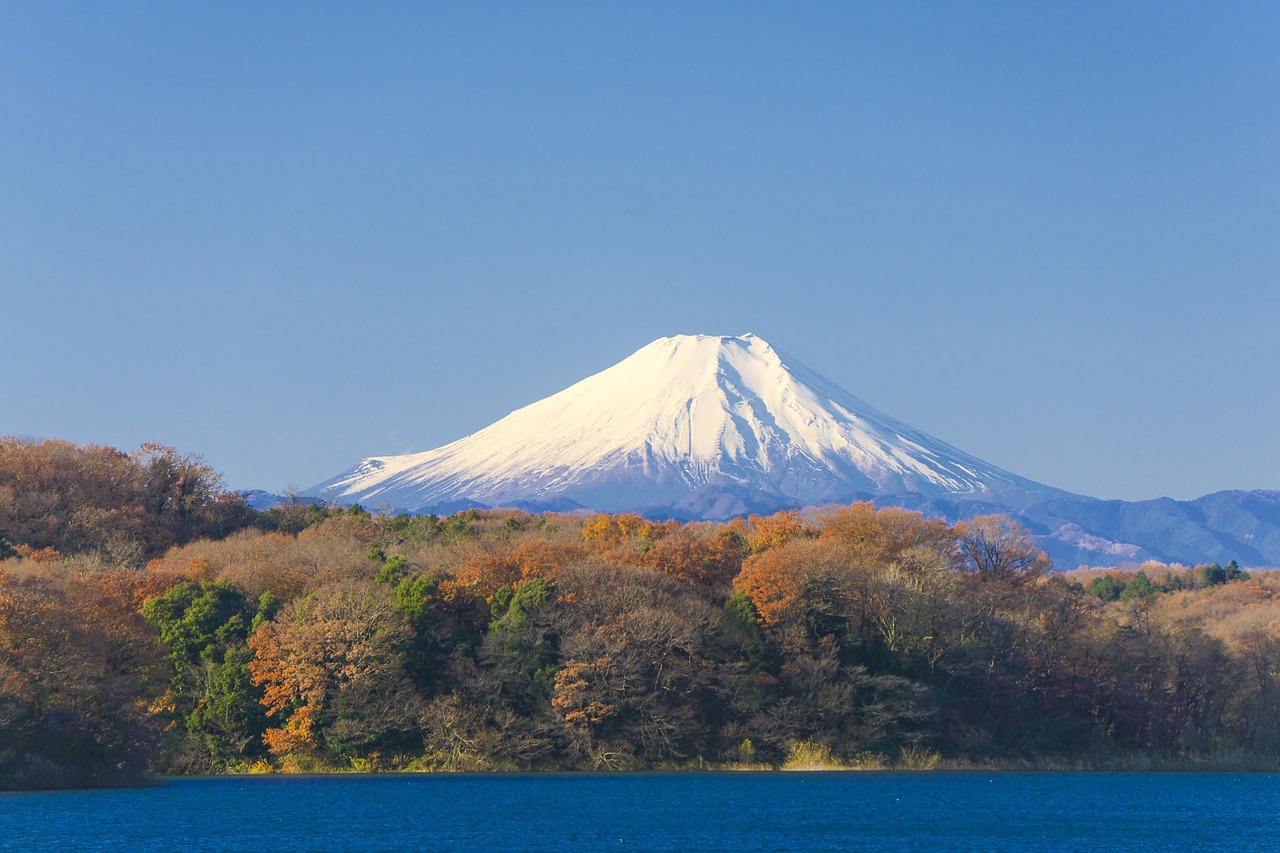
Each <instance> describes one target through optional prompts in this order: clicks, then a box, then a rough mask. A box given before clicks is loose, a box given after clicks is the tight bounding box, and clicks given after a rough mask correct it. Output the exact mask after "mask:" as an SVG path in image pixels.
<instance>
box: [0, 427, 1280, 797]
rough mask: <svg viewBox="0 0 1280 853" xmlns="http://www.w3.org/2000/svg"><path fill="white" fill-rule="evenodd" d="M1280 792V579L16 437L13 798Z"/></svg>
mask: <svg viewBox="0 0 1280 853" xmlns="http://www.w3.org/2000/svg"><path fill="white" fill-rule="evenodd" d="M817 767H826V768H861V769H894V768H900V769H914V770H921V769H933V768H936V769H946V768H973V767H981V768H992V769H998V768H1055V769H1094V768H1150V769H1161V768H1171V769H1172V768H1207V767H1213V768H1232V769H1266V770H1276V769H1280V573H1277V572H1273V571H1258V570H1250V571H1243V570H1241V569H1240V568H1239V567H1237V566H1235V565H1234V564H1233V565H1229V566H1226V567H1223V566H1185V567H1184V566H1164V565H1160V564H1147V565H1144V566H1141V567H1134V568H1133V570H1132V571H1116V570H1095V569H1085V568H1080V569H1073V570H1071V571H1066V572H1063V571H1058V570H1056V569H1055V567H1053V566H1052V565H1051V564H1050V562H1049V560H1048V559H1047V558H1046V557H1045V555H1044V553H1043V552H1042V551H1040V550H1039V548H1038V547H1037V546H1036V545H1035V542H1034V540H1033V539H1032V538H1031V537H1030V536H1029V535H1028V534H1027V533H1026V532H1025V531H1023V530H1021V529H1020V528H1018V527H1017V526H1016V525H1015V524H1014V523H1013V522H1011V521H1009V520H1008V519H1007V518H1004V517H1002V516H984V517H978V518H974V519H970V520H967V521H964V522H961V523H959V524H956V525H948V524H946V523H945V522H943V521H940V520H937V519H930V518H925V517H923V516H922V515H920V514H918V513H914V512H909V511H906V510H901V509H877V508H876V507H874V506H873V505H872V504H870V503H855V504H853V505H850V506H841V507H829V508H823V509H815V510H808V511H803V512H801V511H790V512H781V513H778V514H775V515H771V516H766V517H759V516H751V517H748V518H742V519H735V520H733V521H731V522H728V523H678V522H669V521H668V522H657V521H652V520H647V519H644V518H641V517H639V516H635V515H628V514H615V515H604V514H597V515H572V514H563V515H561V514H536V515H535V514H529V513H525V512H520V511H515V510H492V511H474V510H473V511H470V512H466V513H460V514H457V515H453V516H449V517H443V518H438V517H435V516H430V515H427V516H408V515H396V516H392V515H378V514H372V513H370V512H367V511H365V510H364V509H361V508H360V507H350V508H344V507H324V506H312V505H308V504H304V503H287V504H285V505H283V506H280V507H278V508H276V509H272V510H270V511H267V512H256V511H254V510H252V509H250V508H249V507H247V506H246V505H245V503H244V500H243V499H242V498H241V497H239V496H237V495H235V494H233V493H230V492H229V491H227V490H226V489H225V488H223V486H222V485H221V482H220V480H219V478H218V476H217V475H216V473H215V472H214V471H213V470H212V469H210V468H209V467H208V466H207V465H205V464H204V463H203V462H202V461H201V460H200V459H199V458H197V457H191V456H182V455H180V454H179V453H177V452H176V451H174V450H173V449H171V448H166V447H161V446H158V445H144V446H143V447H142V448H140V449H139V450H137V451H135V452H133V453H123V452H121V451H118V450H114V449H112V448H107V447H101V446H95V445H76V444H72V443H68V442H62V441H43V442H36V441H30V440H24V439H17V438H0V786H5V787H9V788H36V787H82V786H101V785H121V784H135V783H138V782H141V781H144V780H146V779H147V778H149V777H150V776H152V775H154V774H209V773H270V772H284V773H299V772H301V773H310V772H353V771H354V772H376V771H395V770H410V771H450V770H452V771H501V770H630V769H698V768H708V769H766V768H782V769H792V768H796V769H804V768H817Z"/></svg>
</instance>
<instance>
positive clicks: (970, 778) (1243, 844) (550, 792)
mask: <svg viewBox="0 0 1280 853" xmlns="http://www.w3.org/2000/svg"><path fill="white" fill-rule="evenodd" d="M0 849H4V850H59V851H62V850H128V851H153V850H155V851H160V850H173V849H184V850H188V851H255V853H257V851H267V853H274V851H295V850H308V851H312V850H353V851H357V850H370V851H374V850H376V851H399V850H404V851H409V850H412V851H415V852H416V851H422V850H469V851H470V850H486V849H488V850H547V851H552V850H554V851H574V850H600V849H617V850H626V849H630V850H645V851H648V850H673V851H675V850H679V851H687V850H734V851H743V850H762V851H763V850H769V851H776V850H784V851H785V850H796V851H801V850H803V851H817V850H893V851H937V850H944V851H945V850H956V851H960V850H963V851H1022V850H1053V851H1058V850H1061V851H1073V853H1074V851H1078V850H1135V851H1137V850H1140V851H1144V853H1150V851H1160V850H1179V851H1182V850H1251V851H1252V850H1280V776H1277V775H1263V774H1257V775H1250V774H1216V773H1203V774H1132V773H1129V774H1118V773H1096V774H1092V773H1091V774H1057V773H1034V774H1030V773H1028V774H1023V773H1000V774H978V773H919V774H913V773H681V774H618V775H590V774H540V775H535V774H530V775H475V776H458V775H443V774H441V775H387V776H328V777H230V778H226V777H224V778H219V779H183V780H174V781H171V782H167V783H165V784H163V785H160V786H157V787H154V788H143V789H135V790H116V791H75V792H57V793H24V794H0Z"/></svg>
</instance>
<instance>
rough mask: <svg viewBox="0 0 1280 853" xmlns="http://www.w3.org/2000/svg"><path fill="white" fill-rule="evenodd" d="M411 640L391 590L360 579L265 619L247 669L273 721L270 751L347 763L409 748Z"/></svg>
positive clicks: (413, 700)
mask: <svg viewBox="0 0 1280 853" xmlns="http://www.w3.org/2000/svg"><path fill="white" fill-rule="evenodd" d="M411 639H412V629H411V628H410V627H409V624H408V622H407V621H406V619H405V616H404V614H403V612H401V611H400V610H399V609H397V608H396V607H395V606H394V604H393V603H392V601H391V599H390V597H389V596H388V595H387V592H386V589H385V588H383V587H379V586H374V585H370V584H364V583H352V582H348V583H342V584H335V585H332V586H329V587H325V588H323V589H320V590H318V591H316V592H315V593H312V594H309V595H306V596H303V597H301V598H298V599H296V600H295V601H294V602H293V603H292V604H290V605H286V606H285V607H284V608H283V609H281V611H280V612H279V613H278V614H277V615H276V617H275V618H274V619H272V620H271V621H268V622H264V623H263V624H262V625H261V626H260V627H259V628H258V630H257V631H256V632H255V633H254V634H253V636H252V637H250V639H249V646H250V648H251V649H253V651H254V654H255V657H254V659H253V660H252V661H250V663H249V672H250V675H251V678H252V681H253V683H254V684H256V685H258V686H259V687H261V688H262V690H263V699H262V704H263V706H264V707H265V709H266V712H267V716H268V717H269V718H270V721H271V722H272V723H275V725H274V726H273V727H272V728H269V729H268V730H267V732H266V735H265V741H266V744H267V747H268V748H269V749H270V751H271V753H272V754H273V755H277V756H283V755H287V754H290V753H300V754H302V755H304V756H305V755H311V756H321V757H327V758H329V759H335V760H339V761H344V760H350V759H352V758H367V757H368V756H370V755H371V754H373V753H376V752H379V751H402V750H405V749H413V748H414V745H415V740H416V739H418V737H419V735H418V733H417V731H416V718H417V708H418V699H417V696H416V694H415V693H414V690H413V687H412V683H411V682H410V680H409V676H408V674H407V673H406V671H405V647H406V646H407V645H408V643H409V642H410V640H411ZM419 748H420V743H419Z"/></svg>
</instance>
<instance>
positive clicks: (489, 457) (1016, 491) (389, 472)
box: [309, 334, 1063, 518]
mask: <svg viewBox="0 0 1280 853" xmlns="http://www.w3.org/2000/svg"><path fill="white" fill-rule="evenodd" d="M309 491H310V492H311V493H313V494H324V495H327V496H330V497H332V498H334V499H337V500H340V501H344V502H359V503H362V504H365V505H368V506H377V505H385V506H389V507H397V508H407V509H413V508H422V507H430V506H435V505H444V504H451V505H456V503H457V502H459V501H471V502H475V503H477V504H482V505H491V506H499V505H509V504H513V503H523V504H526V505H528V504H547V503H551V502H558V503H560V504H561V505H563V504H564V503H565V502H566V500H568V501H572V502H575V503H577V504H579V505H582V506H586V507H591V508H593V509H599V510H610V511H617V510H629V509H638V510H647V511H650V512H654V511H659V512H664V513H669V514H673V515H683V516H688V517H703V518H725V517H728V516H731V515H735V514H739V513H743V512H755V511H765V510H771V509H776V508H779V507H784V506H796V505H808V504H821V503H828V502H833V501H849V500H856V499H861V498H867V497H874V496H877V495H898V494H905V493H918V494H921V495H925V496H930V497H937V496H950V495H954V496H957V497H960V496H963V497H968V498H979V499H982V500H986V501H990V502H992V503H1001V504H1009V505H1019V504H1023V503H1029V502H1031V501H1032V500H1036V499H1042V498H1044V497H1048V496H1057V495H1062V494H1063V493H1062V492H1059V491H1058V490H1055V489H1050V488H1048V487H1045V486H1042V485H1040V484H1037V483H1033V482H1031V481H1029V480H1025V479H1023V478H1020V477H1017V476H1015V475H1013V474H1010V473H1008V472H1006V471H1002V470H1000V469H999V468H996V467H995V466H992V465H990V464H988V463H986V462H982V461H981V460H979V459H976V458H974V457H972V456H969V455H968V454H965V453H963V452H961V451H959V450H957V449H955V448H954V447H951V446H950V445H948V444H946V443H945V442H942V441H939V440H938V439H935V438H933V437H931V436H929V435H926V434H925V433H922V432H920V431H919V430H916V429H914V428H912V427H910V426H908V425H906V424H903V423H901V422H900V421H897V420H895V419H893V418H891V417H889V416H887V415H885V414H883V413H881V412H879V411H877V410H876V409H874V408H872V407H871V406H869V405H867V404H866V403H864V402H862V401H861V400H859V399H857V398H856V397H854V396H852V395H850V394H849V393H847V392H845V391H843V390H842V389H840V388H838V387H837V386H835V385H834V384H833V383H831V382H830V381H828V380H826V379H824V378H823V377H822V376H820V375H818V374H817V373H815V372H813V371H812V370H810V369H808V368H806V367H804V366H803V365H801V364H799V363H798V362H796V361H795V360H794V359H792V358H790V357H789V356H787V355H786V354H784V353H781V352H779V351H778V350H776V349H774V348H773V347H772V346H770V345H769V343H768V342H766V341H765V340H763V339H762V338H759V337H757V336H756V335H753V334H745V335H741V336H737V337H732V336H712V335H675V336H673V337H668V338H659V339H658V340H656V341H654V342H653V343H651V344H649V345H647V346H645V347H642V348H641V349H639V350H637V351H636V352H635V353H633V354H632V355H631V356H629V357H628V358H626V359H624V360H623V361H621V362H619V363H618V364H616V365H614V366H613V367H610V368H608V369H607V370H604V371H602V372H600V373H597V374H595V375H594V376H590V377H588V378H586V379H584V380H582V381H581V382H578V383H577V384H575V385H572V386H570V387H569V388H566V389H565V390H564V391H561V392H560V393H558V394H553V395H552V396H550V397H547V398H545V399H543V400H539V401H538V402H536V403H533V404H531V405H528V406H525V407H524V408H522V409H518V410H516V411H514V412H512V413H511V414H509V415H507V416H506V417H505V418H503V419H502V420H500V421H498V422H496V423H494V424H492V425H491V426H488V427H486V428H485V429H482V430H480V431H479V432H477V433H474V434H472V435H470V436H467V437H466V438H462V439H459V440H458V441H455V442H453V443H452V444H448V445H445V446H444V447H440V448H437V449H435V450H428V451H426V452H423V453H415V454H409V455H405V456H385V457H372V458H369V459H365V460H363V461H362V462H360V463H359V464H357V465H356V466H355V467H353V468H352V469H351V470H349V471H347V472H345V473H343V474H340V475H338V476H337V477H334V478H333V479H331V480H329V481H327V482H325V483H321V484H320V485H318V486H316V487H314V488H313V489H311V490H309Z"/></svg>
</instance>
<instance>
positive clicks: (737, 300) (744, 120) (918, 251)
mask: <svg viewBox="0 0 1280 853" xmlns="http://www.w3.org/2000/svg"><path fill="white" fill-rule="evenodd" d="M1278 44H1280V5H1277V4H1275V3H1274V2H1256V3H1237V2H1219V3H1212V4H1210V3H1183V2H1143V3H1137V2H1134V3H1124V2H1121V3H1116V2H1113V0H1108V1H1107V2H1095V3H1087V2H1086V3H1069V4H1067V3H1057V4H1049V3H1005V2H999V3H978V2H975V3H963V4H961V3H952V4H945V3H920V4H912V3H878V2H877V3H855V2H838V3H808V4H792V3H769V4H765V3H746V2H732V3H730V2H726V3H687V2H679V3H608V2H581V3H510V4H506V3H496V4H495V3H481V2H476V3H472V2H467V3H462V2H457V3H405V4H397V3H369V4H364V3H331V4H326V3H316V2H308V3H298V4H289V3H247V2H245V3H164V2H153V3H140V4H133V3H58V2H34V0H33V2H14V3H6V4H4V5H3V6H0V321H2V325H0V357H3V363H2V366H0V433H9V434H19V435H32V436H51V437H61V438H67V439H72V440H75V441H80V442H95V443H103V444H111V445H115V446H118V447H122V448H133V447H136V446H137V445H138V444H140V443H142V442H144V441H159V442H162V443H166V444H171V445H174V446H176V447H178V448H179V449H180V450H182V451H184V452H198V453H201V454H203V455H204V457H205V458H206V460H207V461H208V462H209V463H210V464H212V465H213V466H214V467H215V468H216V469H218V470H219V471H221V472H222V473H223V474H224V475H225V479H226V481H227V483H228V484H229V485H231V486H233V487H236V488H253V487H261V488H266V489H273V490H274V489H280V488H282V487H285V486H286V485H290V484H292V485H297V486H301V487H306V486H310V485H311V484H313V483H315V482H318V481H320V480H322V479H324V478H326V477H328V476H330V475H333V474H336V473H337V472H339V471H341V470H343V469H345V468H346V467H347V466H349V465H350V464H352V463H354V462H355V461H356V460H357V459H359V458H361V457H364V456H369V455H375V454H386V453H400V452H408V451H415V450H425V449H428V448H430V447H434V446H438V445H440V444H443V443H445V442H448V441H451V440H453V439H456V438H459V437H461V436H463V435H465V434H467V433H470V432H472V431H474V430H476V429H479V428H480V427H483V426H485V425H487V424H488V423H490V422H492V421H493V420H496V419H497V418H499V417H501V416H502V415H504V414H506V413H507V412H508V411H510V410H511V409H514V408H517V407H519V406H522V405H525V404H527V403H529V402H532V401H534V400H536V399H539V398H541V397H543V396H546V395H547V394H550V393H553V392H555V391H558V390H560V389H561V388H563V387H565V386H567V385H569V384H571V383H572V382H575V381H577V380H578V379H580V378H582V377H584V376H586V375H588V374H590V373H594V372H596V371H598V370H601V369H603V368H605V367H607V366H609V365H611V364H613V363H614V362H616V361H618V360H620V359H622V358H623V357H625V356H627V355H628V354H630V353H631V352H632V351H634V350H635V349H637V348H639V347H640V346H642V345H644V344H646V343H648V342H649V341H651V340H653V339H654V338H657V337H660V336H663V335H668V334H675V333H682V332H702V333H709V334H741V333H744V332H747V331H752V332H755V333H756V334H759V335H761V336H762V337H764V338H765V339H766V340H768V341H770V342H771V343H772V344H774V345H775V346H776V347H778V348H779V349H782V350H784V351H786V352H789V353H790V354H792V355H793V356H795V357H796V358H797V359H799V360H800V361H802V362H804V363H806V364H808V365H809V366H810V367H812V368H814V369H816V370H818V371H819V372H820V373H823V374H825V375H827V376H828V377H829V378H831V379H833V380H834V381H836V382H837V383H838V384H840V385H842V386H844V387H845V388H846V389H848V390H849V391H851V392H852V393H854V394H856V395H858V396H860V397H862V398H863V399H865V400H866V401H867V402H869V403H871V404H873V405H875V406H877V407H879V408H880V409H882V410H884V411H886V412H888V413H890V414H892V415H894V416H896V417H898V418H900V419H902V420H905V421H907V422H909V423H912V424H913V425H915V426H917V427H919V428H921V429H924V430H925V431H927V432H930V433H932V434H934V435H936V436H938V437H940V438H942V439H944V440H946V441H949V442H951V443H952V444H954V445H956V446H958V447H960V448H962V449H964V450H966V451H968V452H970V453H973V454H975V455H977V456H980V457H982V458H985V459H987V460H989V461H991V462H994V463H996V464H997V465H1000V466H1002V467H1005V468H1007V469H1009V470H1012V471H1014V472H1017V473H1019V474H1022V475H1024V476H1027V477H1031V478H1033V479H1036V480H1040V481H1042V482H1045V483H1049V484H1052V485H1055V486H1059V487H1063V488H1067V489H1071V490H1074V491H1078V492H1082V493H1086V494H1091V495H1096V496H1099V497H1123V498H1148V497H1156V496H1159V495H1170V496H1173V497H1178V498H1189V497H1193V496H1196V495H1199V494H1203V493H1206V492H1210V491H1215V490H1218V489H1226V488H1273V489H1275V488H1280V448H1278V445H1277V442H1278V440H1280V370H1278V368H1280V227H1278V226H1280V52H1278V51H1277V45H1278Z"/></svg>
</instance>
